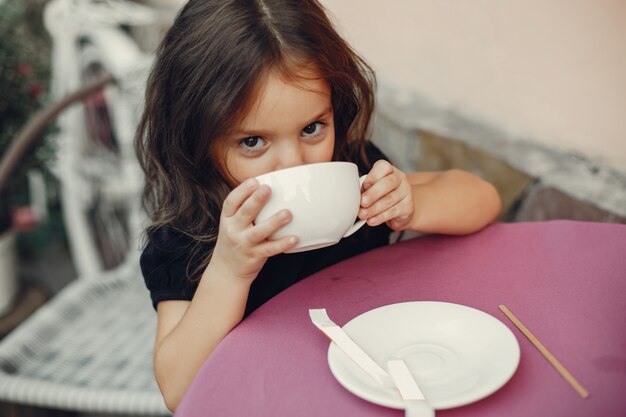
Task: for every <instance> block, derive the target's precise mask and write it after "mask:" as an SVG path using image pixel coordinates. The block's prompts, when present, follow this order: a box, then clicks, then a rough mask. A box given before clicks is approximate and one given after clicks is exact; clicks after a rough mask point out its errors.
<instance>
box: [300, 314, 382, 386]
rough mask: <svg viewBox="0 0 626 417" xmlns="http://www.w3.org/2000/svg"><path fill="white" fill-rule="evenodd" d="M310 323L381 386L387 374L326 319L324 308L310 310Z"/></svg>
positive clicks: (328, 318) (340, 329) (339, 328)
mask: <svg viewBox="0 0 626 417" xmlns="http://www.w3.org/2000/svg"><path fill="white" fill-rule="evenodd" d="M309 315H310V316H311V321H312V322H313V324H315V326H317V328H318V329H320V330H321V331H322V332H324V334H325V335H326V336H328V337H329V338H330V340H332V341H333V342H334V343H335V344H336V345H337V346H338V347H339V349H341V350H342V351H343V352H344V353H345V354H346V355H348V357H349V358H350V359H352V360H353V361H354V362H356V364H357V365H359V366H360V367H361V368H362V369H363V370H364V371H365V372H366V373H367V374H368V375H369V376H371V377H372V378H373V379H374V380H375V381H376V382H378V383H379V384H383V381H384V379H385V378H386V377H387V372H385V370H384V369H383V368H381V367H380V365H378V364H377V363H376V362H374V360H373V359H372V358H370V357H369V356H368V355H367V353H365V352H364V351H363V349H361V348H360V347H359V346H358V345H357V344H356V343H354V341H353V340H352V339H350V337H349V336H348V335H347V334H346V333H345V332H344V331H343V329H342V328H341V327H339V326H337V325H336V324H335V323H334V322H333V321H332V320H331V319H330V317H328V314H327V313H326V309H325V308H317V309H310V310H309Z"/></svg>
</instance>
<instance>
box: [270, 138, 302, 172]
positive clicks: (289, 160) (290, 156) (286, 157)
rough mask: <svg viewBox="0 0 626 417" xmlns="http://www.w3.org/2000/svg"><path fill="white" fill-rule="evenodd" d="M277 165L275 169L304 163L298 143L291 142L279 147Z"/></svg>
mask: <svg viewBox="0 0 626 417" xmlns="http://www.w3.org/2000/svg"><path fill="white" fill-rule="evenodd" d="M278 159H279V160H278V167H277V168H276V169H283V168H289V167H293V166H298V165H302V164H304V152H303V149H302V146H301V145H300V144H299V143H291V144H289V145H285V146H283V147H281V149H280V155H279V156H278Z"/></svg>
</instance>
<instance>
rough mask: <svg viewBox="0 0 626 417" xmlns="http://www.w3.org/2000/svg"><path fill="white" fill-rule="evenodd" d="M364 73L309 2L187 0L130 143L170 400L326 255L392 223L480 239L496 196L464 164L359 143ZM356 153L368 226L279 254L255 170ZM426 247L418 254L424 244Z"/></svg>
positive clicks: (339, 253) (161, 368)
mask: <svg viewBox="0 0 626 417" xmlns="http://www.w3.org/2000/svg"><path fill="white" fill-rule="evenodd" d="M372 91H373V75H372V72H371V70H370V68H369V67H368V66H367V65H366V64H365V63H364V62H363V61H362V60H361V59H360V58H359V57H358V56H357V55H356V54H355V53H354V52H353V51H352V50H351V49H350V47H349V46H348V45H347V44H346V42H345V41H344V40H342V39H341V38H340V37H339V35H338V34H337V33H336V32H335V30H334V29H333V27H332V25H331V23H330V22H329V20H328V18H327V16H326V15H325V13H324V10H323V8H322V7H321V6H320V5H319V4H318V3H317V2H316V1H315V0H291V1H288V0H191V1H189V3H187V4H186V6H185V7H184V8H183V9H182V11H181V12H180V15H179V16H178V18H177V19H176V21H175V22H174V24H173V26H172V27H171V29H170V30H169V32H168V33H167V35H166V37H165V39H164V40H163V43H162V44H161V46H160V48H159V51H158V54H157V61H156V64H155V67H154V69H153V71H152V74H151V76H150V79H149V82H148V87H147V96H146V108H145V112H144V115H143V118H142V121H141V124H140V127H139V130H138V134H137V151H138V155H139V158H140V161H141V164H142V166H143V169H144V171H145V174H146V189H145V194H144V202H145V205H146V207H147V209H148V210H149V213H150V215H151V218H152V225H151V226H150V228H149V229H148V243H147V246H146V248H145V249H144V252H143V254H142V257H141V267H142V272H143V275H144V278H145V281H146V285H147V287H148V289H149V290H150V293H151V297H152V301H153V304H154V306H155V308H156V310H157V315H158V328H157V336H156V342H155V347H154V367H155V374H156V378H157V381H158V383H159V386H160V389H161V392H162V393H163V396H164V398H165V402H166V404H167V406H168V407H169V408H170V409H171V410H174V409H175V408H176V406H177V404H178V402H179V400H180V399H181V397H182V396H183V394H184V393H185V391H186V389H187V387H188V385H189V384H190V382H191V380H192V379H193V377H194V376H195V374H196V372H197V371H198V369H199V368H200V366H201V365H202V363H203V362H204V361H205V360H206V359H207V357H208V356H209V355H210V354H211V352H212V351H213V349H214V348H215V346H216V345H217V344H218V343H219V342H220V341H221V340H222V339H223V338H224V337H225V336H226V335H227V334H228V333H229V332H230V331H231V330H232V329H233V328H234V327H235V326H236V325H237V324H238V323H239V322H240V321H241V320H242V318H244V317H245V316H246V315H247V314H249V313H251V312H252V311H253V310H254V309H255V308H257V307H258V306H259V305H261V304H262V303H264V302H265V301H267V300H268V299H270V298H271V297H272V296H274V295H276V294H277V293H279V292H280V291H282V290H284V289H285V288H287V287H289V286H291V285H293V284H294V283H296V282H298V281H300V280H302V279H303V278H305V277H307V276H309V275H310V274H312V273H314V272H316V271H319V270H320V269H322V268H325V267H327V266H329V265H332V264H334V263H336V262H339V261H341V260H343V259H346V258H348V257H350V256H353V255H356V254H359V253H362V252H364V251H367V250H369V249H372V248H375V247H378V246H381V245H385V244H387V243H388V242H389V234H390V232H391V231H394V230H395V231H401V230H414V231H419V232H427V233H447V234H465V233H472V232H474V231H477V230H479V229H481V228H482V227H484V226H485V225H487V224H489V223H490V222H492V221H493V220H494V219H495V217H496V216H497V214H498V212H499V210H500V200H499V197H498V194H497V193H496V191H495V189H494V188H493V187H492V186H491V185H490V184H488V183H486V182H484V181H482V180H480V179H478V178H476V177H474V176H472V175H470V174H468V173H465V172H462V171H458V170H454V171H448V172H419V173H418V172H416V173H404V172H402V171H400V170H399V169H397V168H395V167H394V166H393V165H392V164H390V163H389V162H388V161H387V160H386V158H385V157H384V155H383V154H382V153H381V152H380V151H379V150H378V149H376V147H374V146H373V145H372V144H371V143H370V142H368V141H367V140H366V137H367V131H368V124H369V121H370V116H371V114H372V110H373V107H374V98H373V92H372ZM334 160H341V161H352V162H354V163H356V164H357V165H358V167H359V170H360V171H361V174H362V175H363V174H367V178H366V180H365V183H364V185H363V192H362V200H361V209H360V211H359V217H360V218H362V219H366V220H367V225H368V226H369V227H368V226H366V227H363V228H362V229H361V230H359V232H357V233H356V234H354V235H353V236H351V237H350V238H346V239H343V240H341V241H340V242H339V243H338V244H336V245H334V246H331V247H327V248H324V249H319V250H315V251H311V252H301V253H294V254H284V253H283V252H285V251H286V250H288V249H290V248H292V247H293V246H295V245H296V243H297V238H296V237H295V236H289V237H285V238H282V239H280V240H277V241H270V240H268V237H269V236H271V235H272V234H273V233H274V232H275V231H276V230H278V229H279V228H281V227H282V226H284V225H285V224H287V223H289V221H290V220H291V213H290V212H289V211H283V212H279V213H276V215H274V216H273V217H272V218H271V219H269V220H267V221H265V222H262V223H259V224H254V223H253V219H254V218H255V217H256V215H257V213H258V212H259V211H260V209H261V208H262V207H263V205H264V204H265V203H266V202H267V201H268V199H269V198H270V194H271V190H270V189H269V188H268V187H267V186H260V185H259V184H258V183H257V182H256V180H254V177H255V176H258V175H260V174H263V173H266V172H269V171H273V170H277V169H281V168H286V167H290V166H294V165H299V164H308V163H313V162H322V161H334ZM415 256H419V254H415Z"/></svg>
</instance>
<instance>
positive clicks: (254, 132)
mask: <svg viewBox="0 0 626 417" xmlns="http://www.w3.org/2000/svg"><path fill="white" fill-rule="evenodd" d="M332 112H333V108H332V107H328V108H326V109H324V111H322V112H321V113H319V114H318V115H317V116H315V117H311V118H309V119H307V121H306V122H304V123H305V124H304V125H303V126H302V127H303V128H304V127H306V126H308V125H309V124H311V123H313V122H315V121H317V120H319V119H321V118H322V117H324V116H328V115H330V114H332ZM271 134H272V132H271V131H267V130H264V129H247V128H243V129H239V130H237V131H236V132H235V133H234V136H271Z"/></svg>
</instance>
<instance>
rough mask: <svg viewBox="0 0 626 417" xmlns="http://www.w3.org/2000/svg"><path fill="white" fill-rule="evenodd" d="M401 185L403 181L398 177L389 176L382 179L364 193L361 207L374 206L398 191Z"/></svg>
mask: <svg viewBox="0 0 626 417" xmlns="http://www.w3.org/2000/svg"><path fill="white" fill-rule="evenodd" d="M400 183H401V179H400V178H398V177H397V176H396V175H387V176H386V177H383V178H381V179H380V180H378V181H377V182H376V183H374V184H372V185H371V186H370V188H369V189H368V190H367V191H365V192H364V193H363V195H362V196H361V207H364V208H368V207H369V206H371V205H372V204H374V203H377V202H378V201H380V200H381V199H382V198H384V197H385V196H386V195H388V194H389V193H391V192H392V191H394V190H396V189H397V188H398V186H399V185H400Z"/></svg>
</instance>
